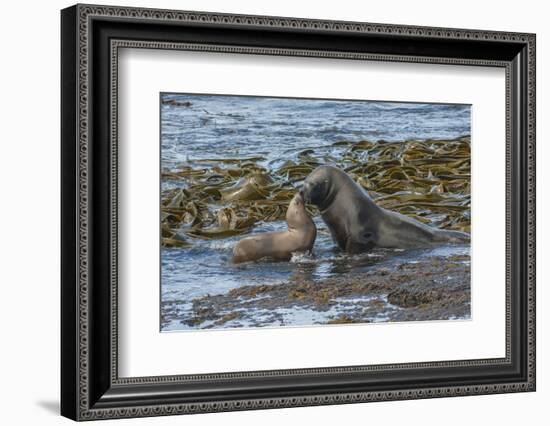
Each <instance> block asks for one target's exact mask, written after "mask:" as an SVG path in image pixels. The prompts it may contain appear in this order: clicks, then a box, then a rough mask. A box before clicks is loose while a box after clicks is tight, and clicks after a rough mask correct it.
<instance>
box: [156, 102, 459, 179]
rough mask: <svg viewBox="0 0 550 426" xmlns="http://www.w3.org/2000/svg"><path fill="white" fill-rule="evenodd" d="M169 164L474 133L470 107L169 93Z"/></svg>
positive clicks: (164, 122) (165, 153) (165, 135)
mask: <svg viewBox="0 0 550 426" xmlns="http://www.w3.org/2000/svg"><path fill="white" fill-rule="evenodd" d="M163 99H164V100H165V101H171V100H176V101H177V102H180V103H185V102H190V103H191V105H190V106H189V107H185V106H174V105H170V104H166V103H165V104H162V105H161V140H162V167H163V168H166V169H171V168H173V167H176V166H178V165H180V164H183V163H185V162H188V161H192V160H193V159H202V158H243V157H253V156H263V157H265V158H266V159H267V161H274V160H282V159H284V157H285V154H287V153H289V152H293V151H295V150H304V149H306V148H319V147H323V146H329V145H331V144H332V143H334V142H336V141H339V140H350V141H357V140H362V139H372V140H378V139H384V140H388V141H398V140H407V139H429V138H434V139H446V138H447V139H450V138H456V137H459V136H462V135H466V134H470V106H469V105H454V104H417V103H396V102H365V101H327V100H303V99H302V100H301V99H288V98H263V97H249V96H202V95H201V96H197V95H170V94H165V95H163Z"/></svg>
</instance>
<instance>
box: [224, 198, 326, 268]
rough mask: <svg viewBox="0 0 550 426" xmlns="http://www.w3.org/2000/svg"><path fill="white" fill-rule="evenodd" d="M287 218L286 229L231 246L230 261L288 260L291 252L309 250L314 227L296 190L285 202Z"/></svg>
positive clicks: (314, 230) (247, 239) (253, 237)
mask: <svg viewBox="0 0 550 426" xmlns="http://www.w3.org/2000/svg"><path fill="white" fill-rule="evenodd" d="M286 221H287V225H288V230H286V231H277V232H265V233H262V234H257V235H252V236H250V237H247V238H244V239H242V240H240V241H239V242H238V243H237V244H236V245H235V247H234V249H233V263H242V262H249V261H255V260H260V259H263V258H271V259H274V260H286V261H288V260H290V259H291V258H292V253H295V252H308V253H309V252H311V250H312V248H313V244H314V242H315V238H316V236H317V228H316V227H315V224H314V223H313V220H311V218H310V217H309V215H308V214H307V211H306V209H305V205H304V202H303V200H302V197H301V196H300V195H299V194H296V195H295V196H294V198H293V199H292V200H291V202H290V204H289V206H288V209H287V212H286Z"/></svg>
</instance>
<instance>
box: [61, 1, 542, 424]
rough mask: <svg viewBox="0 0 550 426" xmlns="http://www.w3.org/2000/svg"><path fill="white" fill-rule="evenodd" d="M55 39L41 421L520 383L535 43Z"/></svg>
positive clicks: (217, 25)
mask: <svg viewBox="0 0 550 426" xmlns="http://www.w3.org/2000/svg"><path fill="white" fill-rule="evenodd" d="M61 29H62V31H61V32H62V39H61V50H62V93H61V97H62V123H61V125H62V143H61V145H62V153H61V155H62V185H61V186H62V283H61V286H62V288H61V305H62V312H61V316H62V330H61V332H62V351H61V352H62V359H61V365H62V376H61V384H62V390H61V412H62V414H63V415H64V416H66V417H69V418H72V419H74V420H92V419H104V418H121V417H141V416H157V415H169V414H187V413H205V412H214V411H229V410H243V409H263V408H277V407H291V406H307V405H321V404H343V403H353V402H367V401H381V400H399V399H415V398H434V397H444V396H460V395H477V394H489V393H503V392H520V391H534V390H535V191H534V188H535V35H533V34H523V33H521V34H520V33H504V32H494V31H479V30H463V29H448V28H427V27H412V26H401V25H387V24H369V23H358V22H336V21H320V20H308V19H294V18H281V17H266V16H243V15H228V14H215V13H202V12H185V11H169V10H155V9H138V8H128V7H105V6H96V5H76V6H73V7H70V8H67V9H64V10H63V11H62V13H61Z"/></svg>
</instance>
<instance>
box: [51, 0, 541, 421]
mask: <svg viewBox="0 0 550 426" xmlns="http://www.w3.org/2000/svg"><path fill="white" fill-rule="evenodd" d="M61 29H62V31H61V38H62V39H61V51H62V75H61V82H62V93H61V98H62V118H61V128H62V129H61V130H62V141H61V159H62V176H61V179H62V183H61V190H62V218H61V221H62V235H61V238H62V283H61V309H62V311H61V321H62V328H61V334H62V336H61V337H62V341H61V354H62V358H61V370H62V374H61V385H62V386H61V413H62V415H64V416H66V417H69V418H71V419H74V420H92V419H105V418H120V417H140V416H159V415H169V414H187V413H205V412H215V411H229V410H246V409H263V408H278V407H292V406H308V405H321V404H343V403H354V402H367V401H382V400H400V399H415V398H434V397H444V396H463V395H477V394H490V393H504V392H520V391H534V390H535V35H534V34H522V33H509V32H494V31H478V30H463V29H449V28H429V27H413V26H401V25H386V24H368V23H358V22H335V21H321V20H308V19H293V18H279V17H266V16H243V15H228V14H213V13H201V12H183V11H168V10H154V9H137V8H126V7H104V6H95V5H76V6H73V7H70V8H67V9H64V10H63V11H62V13H61ZM120 47H135V48H147V49H186V50H197V51H216V52H231V53H240V54H244V55H245V54H250V53H253V54H263V55H275V56H281V55H283V56H284V55H286V56H293V55H294V56H310V57H319V58H342V59H355V60H374V61H376V60H384V61H397V62H422V63H430V64H431V63H433V64H454V65H483V66H491V67H501V68H504V69H505V70H506V109H507V117H506V125H507V129H506V139H507V141H506V143H507V159H506V161H507V164H506V181H507V183H506V195H507V220H506V224H507V229H506V241H507V250H506V251H507V253H506V356H505V357H504V358H497V359H480V360H460V361H445V362H430V363H411V364H385V365H374V366H369V365H365V366H326V368H315V369H300V370H273V371H255V372H242V373H219V374H205V375H192V376H189V375H182V376H160V377H136V378H120V377H119V376H118V365H117V363H118V357H117V344H118V343H117V341H118V340H117V336H118V327H117V303H118V302H117V226H118V225H117V215H116V206H117V200H118V198H117V196H118V195H117V191H118V188H117V144H116V141H117V129H116V118H117V102H116V101H117V84H118V80H117V52H118V49H119V48H120ZM502 178H503V179H504V176H503V177H502Z"/></svg>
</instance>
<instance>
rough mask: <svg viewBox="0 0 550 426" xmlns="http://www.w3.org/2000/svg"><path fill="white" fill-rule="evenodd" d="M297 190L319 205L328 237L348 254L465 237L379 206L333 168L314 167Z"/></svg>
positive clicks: (420, 245)
mask: <svg viewBox="0 0 550 426" xmlns="http://www.w3.org/2000/svg"><path fill="white" fill-rule="evenodd" d="M300 193H301V194H302V197H303V199H304V200H305V201H306V202H307V203H311V204H314V205H316V206H317V207H318V208H319V211H320V212H321V216H322V218H323V220H324V221H325V223H326V224H327V226H328V228H329V230H330V233H331V235H332V239H333V240H334V241H335V242H336V243H337V244H338V246H339V247H340V248H341V249H342V250H344V251H346V252H348V253H359V252H363V251H366V250H370V249H372V248H374V247H388V248H413V247H422V246H428V245H431V244H434V243H442V242H462V241H468V240H469V235H468V234H466V233H464V232H460V231H447V230H442V229H437V228H433V227H431V226H428V225H425V224H423V223H421V222H418V221H417V220H414V219H412V218H410V217H407V216H404V215H402V214H400V213H396V212H392V211H390V210H386V209H384V208H382V207H379V206H378V205H376V203H375V202H374V201H373V200H372V198H371V197H370V196H369V195H368V193H367V192H366V191H365V190H364V189H363V188H362V187H360V186H359V185H358V184H357V183H355V181H354V180H353V179H352V178H351V177H350V176H348V175H347V174H346V173H345V172H344V171H342V170H340V169H338V168H336V167H332V166H319V167H317V168H316V169H315V170H313V171H312V172H311V173H310V175H309V176H308V177H307V178H306V180H305V181H304V184H303V186H302V188H301V190H300Z"/></svg>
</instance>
